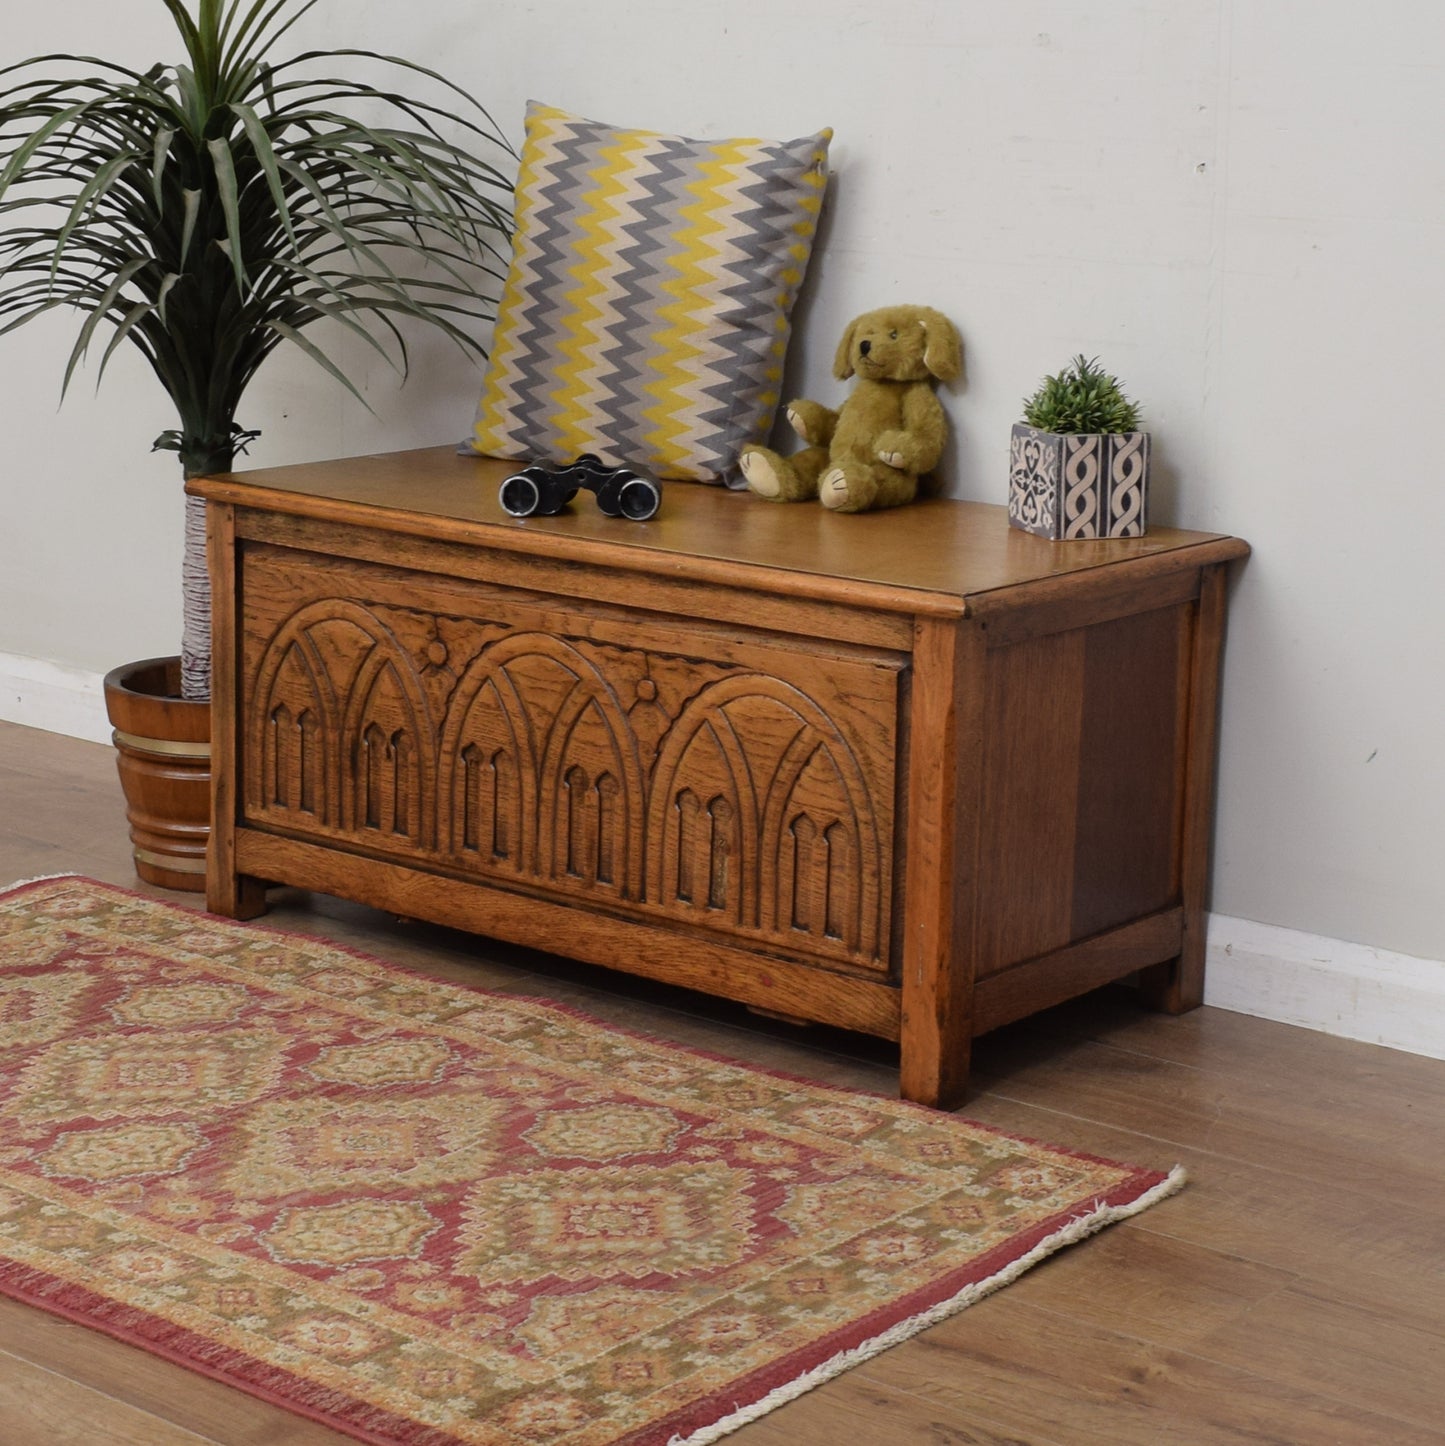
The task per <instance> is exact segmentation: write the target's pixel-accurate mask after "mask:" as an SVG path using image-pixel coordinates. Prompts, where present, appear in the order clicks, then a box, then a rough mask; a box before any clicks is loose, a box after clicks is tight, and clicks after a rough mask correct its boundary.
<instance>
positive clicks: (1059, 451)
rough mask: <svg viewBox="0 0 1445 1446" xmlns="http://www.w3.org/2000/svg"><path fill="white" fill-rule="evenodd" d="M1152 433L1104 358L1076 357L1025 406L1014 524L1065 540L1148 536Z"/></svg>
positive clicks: (1013, 473) (1013, 457) (1016, 436)
mask: <svg viewBox="0 0 1445 1446" xmlns="http://www.w3.org/2000/svg"><path fill="white" fill-rule="evenodd" d="M1148 493H1149V434H1148V433H1147V432H1141V431H1140V430H1139V408H1138V406H1137V405H1136V404H1135V403H1134V402H1132V401H1130V400H1129V398H1128V397H1126V396H1125V395H1124V392H1123V390H1122V389H1121V387H1120V386H1119V381H1118V378H1117V377H1113V376H1110V375H1109V374H1108V373H1107V372H1106V371H1104V370H1103V368H1102V367H1100V365H1099V363H1098V359H1097V358H1094V359H1092V360H1091V359H1089V358H1087V357H1084V356H1076V357H1075V358H1074V360H1073V361H1072V362H1071V363H1070V364H1069V365H1068V366H1067V367H1065V368H1064V370H1063V371H1061V372H1059V373H1058V374H1057V375H1056V376H1051V377H1045V378H1044V380H1043V382H1042V383H1041V385H1040V386H1039V389H1038V390H1037V391H1036V392H1035V393H1034V394H1033V396H1031V397H1028V398H1026V399H1025V401H1024V420H1023V421H1022V422H1017V423H1015V424H1014V429H1013V443H1012V447H1011V449H1010V459H1009V496H1008V520H1009V523H1010V525H1011V526H1013V527H1019V528H1022V529H1023V530H1024V531H1025V532H1034V533H1037V534H1038V535H1039V536H1040V537H1049V538H1053V539H1054V540H1055V541H1063V540H1066V539H1072V538H1088V537H1142V536H1143V535H1144V532H1145V530H1146V528H1147V527H1148V521H1149V517H1148Z"/></svg>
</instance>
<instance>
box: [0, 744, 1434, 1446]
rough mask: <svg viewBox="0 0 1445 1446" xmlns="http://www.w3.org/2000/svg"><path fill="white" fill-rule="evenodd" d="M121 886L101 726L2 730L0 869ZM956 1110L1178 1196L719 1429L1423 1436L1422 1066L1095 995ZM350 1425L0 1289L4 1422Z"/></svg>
mask: <svg viewBox="0 0 1445 1446" xmlns="http://www.w3.org/2000/svg"><path fill="white" fill-rule="evenodd" d="M62 872H68V873H83V874H88V875H90V876H92V877H95V878H100V879H106V880H109V881H111V882H113V883H117V884H121V885H124V886H126V887H128V888H132V889H136V890H138V891H139V892H143V893H152V894H155V895H156V896H157V897H162V898H166V899H168V900H170V901H171V902H179V903H182V904H188V905H190V906H192V907H199V905H200V900H199V899H198V898H197V897H196V896H194V895H190V896H185V895H176V894H169V893H166V892H165V891H161V890H152V889H148V888H146V887H145V886H144V885H141V884H139V883H138V881H137V880H136V879H135V876H134V874H133V872H132V870H131V863H130V849H129V844H128V841H127V839H126V831H125V820H124V810H123V805H122V803H121V799H120V790H119V785H118V784H117V782H116V778H115V765H114V757H113V754H112V753H111V750H110V749H108V748H105V747H102V746H100V745H96V744H88V743H82V742H78V741H76V740H73V739H68V738H62V737H59V736H58V735H54V734H48V733H42V732H38V731H36V730H33V729H26V728H21V727H17V726H15V725H13V724H4V723H0V884H4V883H9V882H12V881H14V880H16V879H21V878H29V877H33V876H36V875H41V874H51V873H62ZM271 903H272V907H271V911H270V913H269V914H268V915H267V917H266V919H265V921H264V924H266V925H272V926H275V927H279V928H284V929H288V930H293V931H296V932H300V933H306V934H313V935H316V936H318V937H322V938H326V939H331V940H334V941H336V942H338V943H342V944H345V945H347V946H349V947H352V948H358V949H361V950H364V951H366V952H368V953H372V954H375V955H378V956H380V957H382V958H385V959H388V960H390V961H392V962H393V963H396V964H398V965H401V966H402V967H404V968H409V969H414V970H417V971H418V972H421V973H425V974H428V975H432V976H434V977H437V978H444V979H448V980H452V981H457V982H465V983H472V984H478V985H482V986H485V987H487V988H492V989H502V990H512V991H516V992H519V993H525V994H531V995H536V996H539V997H541V998H545V999H550V1000H555V1001H558V1002H561V1003H566V1004H572V1005H577V1006H580V1007H582V1008H584V1009H586V1010H588V1011H590V1012H591V1013H593V1014H596V1015H598V1016H600V1017H602V1018H604V1019H608V1020H611V1021H614V1022H617V1023H621V1024H626V1025H628V1026H629V1027H631V1028H635V1029H641V1030H644V1031H647V1032H650V1033H653V1034H656V1035H659V1036H661V1037H664V1038H668V1039H672V1040H675V1041H677V1042H679V1043H683V1044H690V1045H696V1046H700V1047H702V1048H706V1049H710V1050H715V1051H717V1052H719V1053H722V1054H729V1055H735V1056H738V1057H740V1058H745V1059H748V1060H751V1061H754V1062H756V1063H758V1064H762V1065H766V1066H769V1067H772V1068H776V1069H783V1070H789V1071H793V1072H795V1073H798V1074H801V1075H804V1076H807V1077H809V1078H813V1079H817V1080H820V1081H826V1082H828V1083H833V1084H839V1085H846V1086H852V1087H856V1088H862V1089H871V1090H878V1091H883V1092H887V1093H891V1092H893V1090H894V1089H895V1088H896V1071H897V1051H896V1049H895V1048H893V1047H891V1046H889V1045H887V1044H884V1043H881V1042H879V1041H876V1040H870V1039H866V1038H864V1037H861V1036H856V1035H848V1034H845V1033H842V1032H839V1031H833V1030H827V1029H796V1028H793V1027H791V1026H788V1025H786V1024H781V1023H778V1022H775V1021H771V1020H766V1019H761V1018H758V1017H757V1016H754V1015H751V1014H749V1013H748V1012H747V1011H746V1010H743V1009H741V1008H739V1007H737V1006H735V1005H731V1004H727V1003H724V1002H720V1001H715V1000H709V999H705V998H702V997H700V996H698V995H695V994H692V993H689V992H688V991H686V990H681V989H674V988H668V987H664V986H659V985H656V984H651V983H648V982H646V981H642V980H637V979H633V978H630V977H628V976H626V975H620V974H614V973H610V972H608V971H603V970H598V969H593V968H589V967H587V966H583V965H578V964H573V963H570V962H569V961H566V960H562V959H556V958H553V957H549V956H545V955H540V954H536V953H533V952H531V951H528V950H524V949H518V948H513V947H511V946H508V945H504V944H499V943H496V942H495V941H491V940H485V939H476V938H472V937H470V936H466V935H461V934H457V933H454V932H451V931H449V930H445V929H438V928H434V927H432V926H430V925H425V924H419V923H414V922H410V921H406V920H399V919H396V918H394V917H392V916H390V915H387V914H382V913H378V912H376V911H374V910H369V909H365V908H361V907H360V906H357V905H354V904H350V903H346V902H343V901H341V900H337V899H330V898H326V897H323V896H319V895H311V894H307V893H304V892H302V891H299V890H292V889H288V890H275V891H273V892H272V895H271ZM974 1067H975V1090H976V1092H975V1093H974V1095H973V1096H972V1097H971V1098H970V1100H969V1102H968V1104H967V1106H966V1107H965V1113H967V1114H969V1115H971V1116H972V1117H974V1118H976V1119H979V1120H982V1121H984V1122H986V1123H988V1124H992V1125H995V1126H997V1127H999V1128H1001V1129H1005V1130H1010V1131H1013V1132H1015V1133H1017V1134H1021V1135H1027V1136H1031V1137H1033V1138H1036V1139H1044V1140H1049V1141H1053V1142H1056V1143H1058V1144H1062V1145H1066V1146H1070V1147H1073V1148H1076V1149H1082V1150H1087V1151H1092V1152H1094V1153H1097V1154H1103V1155H1109V1156H1113V1157H1115V1158H1119V1159H1127V1160H1132V1161H1135V1162H1137V1163H1139V1164H1143V1165H1150V1166H1154V1167H1158V1168H1167V1167H1169V1166H1172V1165H1174V1164H1176V1163H1182V1164H1183V1165H1184V1166H1185V1167H1186V1169H1187V1170H1188V1171H1189V1174H1190V1183H1189V1185H1188V1186H1187V1187H1186V1188H1185V1190H1184V1191H1183V1192H1182V1193H1181V1194H1179V1195H1177V1196H1175V1197H1173V1198H1172V1199H1170V1200H1168V1201H1166V1202H1164V1203H1163V1204H1161V1205H1159V1206H1157V1207H1156V1208H1154V1209H1153V1210H1150V1211H1148V1212H1146V1213H1145V1214H1143V1215H1141V1216H1139V1217H1138V1218H1136V1219H1133V1220H1129V1221H1126V1222H1123V1223H1122V1224H1120V1225H1116V1226H1114V1227H1112V1228H1111V1229H1109V1230H1108V1231H1106V1232H1104V1233H1103V1234H1102V1235H1100V1236H1097V1237H1095V1238H1094V1239H1092V1240H1090V1241H1087V1242H1085V1243H1084V1244H1082V1245H1080V1246H1077V1247H1074V1248H1072V1249H1070V1250H1067V1251H1064V1252H1062V1253H1061V1254H1060V1255H1057V1256H1055V1257H1053V1258H1052V1259H1050V1260H1048V1261H1046V1262H1044V1263H1043V1264H1042V1265H1040V1266H1038V1267H1037V1268H1035V1269H1034V1270H1032V1271H1030V1272H1028V1273H1027V1274H1026V1275H1025V1276H1023V1277H1022V1278H1021V1279H1020V1280H1019V1281H1017V1282H1016V1283H1015V1284H1013V1285H1012V1286H1009V1287H1008V1288H1007V1289H1005V1290H1003V1291H1001V1292H999V1293H998V1294H996V1295H993V1296H990V1297H989V1298H987V1299H986V1300H983V1301H981V1302H979V1303H978V1304H976V1305H974V1306H973V1307H972V1308H970V1309H969V1310H967V1311H965V1312H963V1313H962V1314H961V1315H958V1316H956V1317H954V1318H953V1319H951V1320H948V1321H945V1322H943V1323H941V1324H940V1325H937V1326H934V1327H932V1328H931V1329H930V1330H928V1331H925V1332H923V1333H922V1334H921V1335H919V1336H917V1337H915V1338H914V1339H913V1340H911V1341H907V1342H905V1343H903V1344H902V1345H899V1346H896V1347H894V1348H893V1349H891V1350H889V1351H887V1352H885V1353H883V1354H882V1355H880V1356H878V1357H876V1358H874V1359H873V1360H871V1361H867V1362H864V1363H863V1364H862V1365H860V1366H858V1367H855V1368H854V1369H853V1370H852V1371H849V1372H848V1373H846V1374H845V1375H843V1376H840V1377H839V1378H837V1379H836V1380H834V1381H831V1382H829V1383H827V1384H826V1385H823V1386H821V1387H819V1388H818V1389H816V1390H814V1391H812V1392H809V1393H808V1394H806V1395H804V1396H802V1397H800V1398H799V1399H798V1400H796V1401H793V1402H791V1403H789V1404H788V1405H786V1406H783V1407H780V1408H779V1409H778V1410H776V1411H774V1412H773V1413H771V1414H770V1415H769V1416H767V1417H765V1418H763V1419H762V1420H760V1421H757V1422H755V1423H753V1424H752V1425H749V1426H745V1427H743V1428H742V1429H741V1430H739V1431H738V1432H736V1433H735V1434H734V1435H733V1436H731V1437H729V1438H728V1440H729V1442H730V1443H731V1442H736V1443H737V1446H853V1443H855V1442H858V1443H861V1442H866V1443H869V1446H1134V1443H1138V1446H1154V1443H1160V1442H1164V1443H1180V1446H1216V1443H1217V1446H1245V1443H1250V1446H1262V1443H1274V1446H1316V1443H1318V1446H1326V1443H1329V1446H1335V1443H1338V1446H1386V1443H1388V1446H1445V1269H1442V1266H1445V1208H1442V1203H1441V1202H1442V1201H1445V1063H1442V1062H1440V1061H1436V1060H1428V1059H1424V1058H1421V1057H1418V1056H1413V1055H1406V1054H1401V1053H1399V1052H1396V1051H1392V1050H1387V1049H1381V1048H1378V1047H1375V1046H1371V1045H1365V1044H1358V1043H1355V1042H1353V1041H1349V1040H1340V1039H1332V1038H1328V1037H1326V1036H1323V1035H1319V1034H1315V1033H1312V1032H1309V1031H1306V1030H1300V1029H1294V1028H1291V1027H1289V1026H1287V1025H1280V1024H1273V1023H1270V1022H1268V1021H1264V1020H1258V1019H1251V1018H1247V1017H1246V1016H1243V1015H1235V1014H1229V1013H1227V1012H1224V1011H1221V1010H1217V1009H1210V1008H1204V1009H1200V1010H1196V1011H1194V1012H1193V1013H1191V1014H1188V1015H1185V1016H1183V1017H1181V1018H1177V1019H1175V1018H1170V1017H1168V1016H1164V1015H1157V1014H1151V1013H1148V1012H1146V1011H1144V1010H1143V1009H1142V1008H1141V1007H1140V1006H1139V1004H1138V1003H1137V1001H1136V1000H1135V999H1134V997H1133V996H1132V995H1131V994H1130V992H1129V991H1127V990H1123V989H1117V988H1116V989H1111V990H1105V991H1100V992H1099V993H1097V994H1093V995H1089V996H1087V997H1085V998H1083V999H1080V1000H1076V1001H1074V1002H1072V1003H1070V1004H1067V1005H1063V1006H1060V1007H1059V1008H1057V1009H1053V1010H1049V1011H1047V1012H1046V1013H1044V1014H1042V1015H1038V1016H1035V1017H1034V1018H1033V1019H1030V1020H1026V1021H1024V1022H1022V1023H1020V1024H1018V1025H1014V1026H1010V1027H1009V1028H1007V1029H1003V1030H999V1031H998V1032H997V1033H995V1034H993V1035H990V1036H987V1037H986V1038H984V1039H982V1040H979V1041H978V1042H977V1044H976V1046H975V1051H974ZM349 1439H350V1438H348V1437H344V1436H341V1435H338V1434H337V1433H335V1432H332V1431H330V1430H328V1429H326V1428H325V1427H322V1426H319V1425H316V1424H315V1423H313V1422H310V1421H306V1420H303V1419H302V1418H300V1417H298V1416H295V1415H293V1414H291V1413H289V1412H286V1411H283V1410H280V1409H279V1408H276V1407H272V1406H269V1405H267V1404H266V1403H265V1402H262V1401H258V1400H255V1399H253V1398H251V1397H248V1396H245V1395H242V1394H241V1393H239V1392H236V1391H234V1390H232V1389H230V1388H229V1387H226V1386H223V1385H221V1384H219V1383H217V1382H214V1381H209V1380H206V1379H205V1378H203V1377H200V1376H197V1375H195V1374H193V1373H191V1372H188V1371H185V1370H183V1369H181V1368H179V1367H176V1366H172V1365H170V1364H168V1363H167V1362H165V1361H163V1360H160V1359H159V1358H157V1357H154V1356H149V1355H146V1354H144V1353H142V1352H140V1351H137V1350H135V1349H134V1348H132V1347H130V1346H126V1345H124V1344H122V1343H120V1342H118V1341H114V1340H111V1339H109V1338H107V1337H105V1336H102V1335H100V1334H98V1333H96V1332H93V1331H90V1330H87V1329H85V1328H84V1327H81V1326H74V1325H71V1324H69V1323H67V1322H64V1321H60V1320H57V1319H55V1318H54V1317H50V1316H47V1315H45V1314H43V1313H42V1312H39V1311H35V1310H32V1309H31V1308H29V1307H26V1306H23V1305H20V1304H18V1303H16V1302H14V1301H10V1300H5V1299H0V1443H3V1446H42V1443H43V1446H57V1443H59V1446H70V1443H75V1446H197V1443H214V1446H323V1443H338V1446H339V1443H341V1442H344V1441H346V1440H349Z"/></svg>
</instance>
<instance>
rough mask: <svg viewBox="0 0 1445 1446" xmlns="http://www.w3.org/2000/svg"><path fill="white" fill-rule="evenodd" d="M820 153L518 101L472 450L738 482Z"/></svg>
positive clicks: (796, 268)
mask: <svg viewBox="0 0 1445 1446" xmlns="http://www.w3.org/2000/svg"><path fill="white" fill-rule="evenodd" d="M831 139H832V132H831V131H829V130H824V131H820V132H819V133H818V134H817V135H813V136H806V137H803V138H802V139H799V140H794V141H766V140H722V141H692V140H684V139H683V138H681V137H679V136H665V135H657V134H655V133H653V132H651V131H639V130H620V129H618V128H617V127H615V126H610V125H602V124H599V123H597V122H595V121H589V120H583V119H581V118H580V117H578V116H574V115H568V114H567V113H566V112H565V111H560V110H555V109H553V108H551V107H549V106H543V105H538V104H536V103H535V102H533V103H532V104H530V105H529V106H528V108H527V134H526V141H525V144H524V146H523V149H522V169H521V174H520V177H519V179H518V182H517V195H516V236H515V240H514V243H513V254H512V263H511V268H510V270H509V271H508V274H507V282H506V287H505V289H504V291H503V293H502V302H501V306H500V308H499V310H498V314H497V326H496V332H495V334H494V337H493V341H492V351H491V362H490V365H489V367H488V370H487V377H486V384H485V387H484V390H483V393H482V399H481V403H480V405H479V407H478V409H477V418H476V424H475V426H474V428H473V433H472V437H471V441H470V444H469V446H470V450H472V451H475V452H478V453H481V454H483V455H485V456H494V457H518V458H521V457H525V458H529V459H547V460H552V461H568V460H571V459H572V458H573V457H576V456H577V455H578V454H579V453H581V452H595V453H597V454H598V455H599V456H601V457H602V458H603V460H604V461H608V462H613V463H626V464H630V465H633V466H637V465H641V466H644V467H648V468H650V469H651V470H652V471H653V472H655V473H656V474H657V475H658V476H659V477H665V478H672V479H683V480H688V481H697V482H720V481H729V480H734V479H735V478H736V473H735V472H734V468H735V464H736V461H737V456H738V452H739V450H740V449H741V448H742V446H743V445H744V444H745V443H747V442H757V441H762V440H763V439H764V438H765V437H766V436H767V433H768V431H769V430H770V428H771V427H772V422H773V415H774V413H775V411H776V410H777V405H778V397H779V389H780V386H781V382H782V373H783V358H784V353H785V352H786V350H787V344H788V318H789V315H790V313H791V311H792V306H793V302H794V300H795V298H796V296H797V293H798V287H799V285H800V284H801V282H802V280H803V273H804V270H805V269H806V267H807V264H808V255H809V252H810V251H811V250H812V245H813V235H814V232H815V231H816V229H817V223H818V212H819V209H820V206H821V203H822V198H823V190H824V187H825V185H826V182H827V158H828V143H829V141H830V140H831ZM730 474H731V476H730Z"/></svg>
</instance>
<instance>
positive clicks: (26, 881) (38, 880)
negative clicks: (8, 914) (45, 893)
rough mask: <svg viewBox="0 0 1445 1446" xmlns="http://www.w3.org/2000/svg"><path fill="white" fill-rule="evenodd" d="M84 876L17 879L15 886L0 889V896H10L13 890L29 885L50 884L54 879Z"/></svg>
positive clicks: (65, 875) (76, 874)
mask: <svg viewBox="0 0 1445 1446" xmlns="http://www.w3.org/2000/svg"><path fill="white" fill-rule="evenodd" d="M83 878H85V875H84V874H78V873H75V872H73V871H72V872H69V873H64V874H36V876H35V877H34V878H33V879H16V880H15V882H14V883H13V884H6V885H5V886H4V887H3V888H0V894H8V893H9V892H10V891H11V890H12V889H23V888H25V887H26V886H27V885H29V884H48V883H50V882H51V881H52V880H53V879H83Z"/></svg>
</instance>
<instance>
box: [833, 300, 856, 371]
mask: <svg viewBox="0 0 1445 1446" xmlns="http://www.w3.org/2000/svg"><path fill="white" fill-rule="evenodd" d="M857 326H858V318H857V317H856V316H855V317H854V318H853V320H852V321H850V322H849V323H848V325H847V326H846V327H844V328H843V340H842V341H840V342H839V343H838V353H837V355H836V356H835V357H834V358H833V375H834V376H835V377H837V378H838V380H839V381H840V382H846V381H847V380H848V378H849V377H851V376H852V375H853V332H854V330H855V329H856V328H857Z"/></svg>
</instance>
